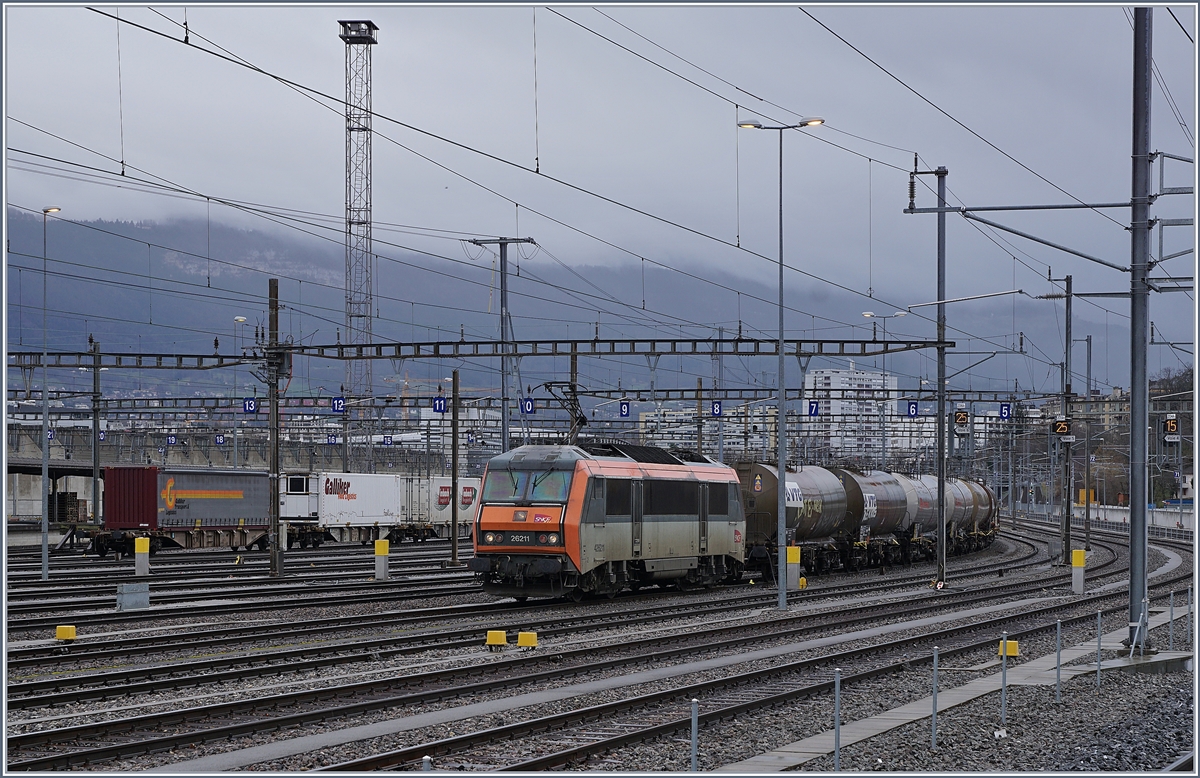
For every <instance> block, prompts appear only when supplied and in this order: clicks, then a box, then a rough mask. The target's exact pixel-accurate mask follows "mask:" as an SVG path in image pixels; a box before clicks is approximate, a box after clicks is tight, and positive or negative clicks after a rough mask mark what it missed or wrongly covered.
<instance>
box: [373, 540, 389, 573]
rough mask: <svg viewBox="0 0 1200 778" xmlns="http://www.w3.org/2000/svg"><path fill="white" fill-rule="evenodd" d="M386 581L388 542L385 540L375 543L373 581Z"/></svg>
mask: <svg viewBox="0 0 1200 778" xmlns="http://www.w3.org/2000/svg"><path fill="white" fill-rule="evenodd" d="M387 579H388V542H387V541H386V540H376V541H375V580H376V581H386V580H387Z"/></svg>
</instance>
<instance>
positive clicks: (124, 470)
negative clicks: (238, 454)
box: [92, 467, 319, 556]
mask: <svg viewBox="0 0 1200 778" xmlns="http://www.w3.org/2000/svg"><path fill="white" fill-rule="evenodd" d="M270 488H271V486H270V480H269V479H268V477H267V474H266V473H261V472H260V473H251V472H245V471H233V470H181V469H175V468H170V469H166V468H158V467H106V468H104V527H103V529H101V530H99V531H97V532H94V533H92V550H93V551H95V552H96V553H97V554H99V555H100V556H105V555H107V554H108V552H109V550H114V551H116V552H118V553H133V541H134V539H135V538H138V537H146V538H149V539H150V551H151V553H157V552H158V551H160V550H162V549H164V548H231V549H234V550H238V549H241V548H247V549H249V548H251V547H256V548H259V549H263V550H265V549H266V548H267V546H268V544H269V538H268V537H267V530H268V529H269V516H268V513H269V506H270ZM281 518H284V517H281ZM289 519H290V520H292V521H291V522H290V524H289V534H290V535H291V537H292V538H293V539H295V540H299V539H300V538H301V537H309V536H312V535H314V534H318V533H319V530H318V529H317V526H316V522H315V521H314V520H312V519H311V518H305V517H300V516H297V517H286V518H284V520H289Z"/></svg>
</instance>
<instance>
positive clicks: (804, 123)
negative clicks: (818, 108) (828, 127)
mask: <svg viewBox="0 0 1200 778" xmlns="http://www.w3.org/2000/svg"><path fill="white" fill-rule="evenodd" d="M824 123H825V120H824V119H822V118H821V117H820V116H808V117H805V118H803V119H801V120H800V121H798V122H797V123H796V125H797V126H798V127H816V126H817V125H818V124H824Z"/></svg>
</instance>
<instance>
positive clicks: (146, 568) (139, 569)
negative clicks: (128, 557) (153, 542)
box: [133, 538, 150, 576]
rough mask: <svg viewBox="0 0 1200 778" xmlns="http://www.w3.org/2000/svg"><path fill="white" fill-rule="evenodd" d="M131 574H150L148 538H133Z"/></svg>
mask: <svg viewBox="0 0 1200 778" xmlns="http://www.w3.org/2000/svg"><path fill="white" fill-rule="evenodd" d="M133 574H134V575H138V576H147V575H150V538H134V539H133Z"/></svg>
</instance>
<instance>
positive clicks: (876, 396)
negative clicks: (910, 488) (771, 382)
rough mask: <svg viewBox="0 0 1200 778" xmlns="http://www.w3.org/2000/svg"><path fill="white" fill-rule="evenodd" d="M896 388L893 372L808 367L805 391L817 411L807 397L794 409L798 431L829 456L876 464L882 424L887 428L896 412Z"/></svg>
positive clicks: (881, 450) (880, 454)
mask: <svg viewBox="0 0 1200 778" xmlns="http://www.w3.org/2000/svg"><path fill="white" fill-rule="evenodd" d="M896 388H897V387H896V377H895V376H893V375H888V374H887V373H876V372H869V371H866V370H857V369H853V368H852V369H850V370H832V369H830V370H811V371H809V372H808V374H807V375H806V376H805V378H804V390H805V397H806V398H807V399H808V400H809V401H815V402H816V403H817V415H816V416H813V415H812V414H811V411H810V408H809V407H807V406H808V403H805V405H806V407H804V408H801V409H800V413H801V414H804V415H805V418H804V421H803V422H802V423H803V425H804V428H805V429H804V432H805V433H806V434H805V435H804V437H806V438H808V439H809V441H810V442H812V443H815V444H816V445H817V446H818V447H819V448H822V449H824V450H825V451H827V452H828V453H829V454H830V455H831V456H833V457H836V458H839V459H845V460H857V461H860V462H861V463H862V464H864V465H869V466H870V465H877V464H878V463H880V462H881V461H882V457H883V454H884V430H889V431H890V430H891V428H892V426H893V421H894V417H895V414H896V403H895V400H894V398H895V397H896V396H897V392H896ZM889 398H893V399H891V400H889ZM889 437H890V435H889Z"/></svg>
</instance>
